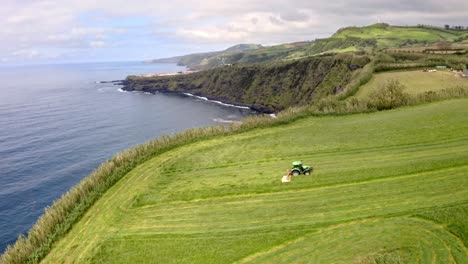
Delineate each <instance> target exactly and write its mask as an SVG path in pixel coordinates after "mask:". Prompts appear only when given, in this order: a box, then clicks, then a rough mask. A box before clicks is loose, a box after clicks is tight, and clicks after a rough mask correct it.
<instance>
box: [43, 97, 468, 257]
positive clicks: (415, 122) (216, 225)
mask: <svg viewBox="0 0 468 264" xmlns="http://www.w3.org/2000/svg"><path fill="white" fill-rule="evenodd" d="M467 103H468V100H467V99H461V100H450V101H445V102H440V103H434V104H430V105H425V106H418V107H410V108H402V109H398V110H392V111H386V112H379V113H373V114H359V115H348V116H337V117H307V118H303V119H301V120H297V121H296V122H294V123H291V124H287V125H283V126H277V127H273V128H265V129H261V128H259V129H255V130H252V131H249V132H245V133H241V134H237V135H230V136H226V137H223V138H215V139H210V140H205V141H200V142H195V143H192V144H189V145H185V146H182V147H179V148H176V149H173V150H171V151H168V152H166V153H163V154H161V155H157V156H155V157H154V158H152V159H151V160H149V161H147V162H145V163H143V164H141V165H139V166H138V167H137V168H135V169H133V170H132V171H131V172H130V173H129V174H127V175H126V176H125V177H124V178H123V179H122V180H120V181H119V182H117V183H116V184H115V185H114V186H112V187H111V188H110V189H109V190H108V191H107V192H106V193H105V194H104V195H103V197H102V198H101V199H99V200H98V201H97V202H96V203H95V204H94V205H93V206H92V207H91V209H90V210H89V211H88V212H87V213H86V214H85V215H84V217H82V219H81V220H80V221H79V222H78V223H77V224H76V225H75V226H74V227H73V228H72V230H71V231H70V232H69V233H68V234H67V235H66V236H65V237H64V238H63V239H61V240H60V241H59V242H58V243H57V244H56V245H55V246H54V248H53V250H52V251H51V252H50V254H49V255H48V256H47V257H46V259H44V263H61V262H96V263H104V262H105V263H132V262H133V263H136V262H139V263H144V262H149V261H153V262H154V261H156V262H164V263H180V262H198V263H227V262H256V263H271V262H272V261H275V262H289V263H291V262H314V261H319V262H327V263H350V262H360V263H372V261H375V260H383V261H400V262H408V261H409V262H414V261H416V262H417V261H419V262H422V263H425V262H427V261H428V260H430V261H435V262H439V263H464V262H466V261H467V260H468V251H467V248H466V245H467V244H468V241H466V235H465V233H466V226H464V224H463V222H464V221H465V219H466V217H467V215H466V211H467V210H466V208H467V205H468V203H467V201H468V200H467V198H466V197H468V188H467V187H468V177H467V175H468V134H467V132H466V131H467V129H468V125H467V124H468V107H466V105H467ZM295 159H302V160H303V161H304V163H309V164H310V165H314V166H315V168H316V171H315V172H314V174H313V175H312V176H309V177H305V176H304V177H295V178H293V182H291V184H288V185H284V184H281V183H280V181H279V180H280V178H281V175H282V174H283V172H284V170H285V169H286V168H288V167H289V165H290V162H291V161H292V160H295ZM448 208H455V209H454V210H455V211H457V212H459V213H458V214H453V213H452V211H450V209H448ZM457 208H458V209H457ZM460 212H461V213H460ZM415 216H417V217H415ZM447 219H450V220H447ZM396 263H398V262H396Z"/></svg>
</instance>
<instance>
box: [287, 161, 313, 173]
mask: <svg viewBox="0 0 468 264" xmlns="http://www.w3.org/2000/svg"><path fill="white" fill-rule="evenodd" d="M313 170H314V168H312V167H311V166H303V165H302V162H301V161H294V162H293V163H292V168H291V174H292V176H299V175H301V174H304V175H310V173H311V172H312V171H313Z"/></svg>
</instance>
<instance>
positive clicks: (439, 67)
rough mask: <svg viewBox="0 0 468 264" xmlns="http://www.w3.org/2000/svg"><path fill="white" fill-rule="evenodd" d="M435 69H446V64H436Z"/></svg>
mask: <svg viewBox="0 0 468 264" xmlns="http://www.w3.org/2000/svg"><path fill="white" fill-rule="evenodd" d="M436 68H437V69H447V66H443V65H439V66H436Z"/></svg>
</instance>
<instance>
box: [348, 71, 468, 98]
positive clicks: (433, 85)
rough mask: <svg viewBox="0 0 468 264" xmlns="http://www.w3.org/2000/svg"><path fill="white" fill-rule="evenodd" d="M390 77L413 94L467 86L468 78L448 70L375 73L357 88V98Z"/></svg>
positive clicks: (366, 95)
mask: <svg viewBox="0 0 468 264" xmlns="http://www.w3.org/2000/svg"><path fill="white" fill-rule="evenodd" d="M392 79H393V80H398V81H400V82H401V83H402V84H404V85H405V86H406V89H405V92H406V93H409V94H413V95H414V94H419V93H423V92H428V91H439V90H442V89H448V88H453V87H468V78H465V77H462V76H461V75H459V74H454V73H452V72H448V71H437V72H423V71H421V70H416V71H396V72H384V73H377V74H375V75H374V76H373V77H372V79H371V80H370V81H369V82H368V83H367V84H365V85H363V86H362V87H361V88H360V89H359V92H358V93H357V94H356V96H357V97H359V98H364V97H368V96H369V95H370V94H371V93H372V92H373V91H375V90H376V89H379V88H380V87H382V86H383V85H385V83H386V82H388V81H389V80H392Z"/></svg>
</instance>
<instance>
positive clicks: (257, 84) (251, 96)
mask: <svg viewBox="0 0 468 264" xmlns="http://www.w3.org/2000/svg"><path fill="white" fill-rule="evenodd" d="M368 62H369V58H367V57H366V56H358V55H353V54H341V55H335V56H323V57H311V58H307V59H302V60H297V61H291V62H281V63H274V64H267V65H262V64H254V65H232V66H224V67H219V68H216V69H211V70H206V71H201V72H195V73H191V74H179V75H173V76H150V77H147V76H128V77H127V78H126V80H125V81H124V82H123V84H124V87H123V90H125V91H140V92H150V93H157V92H162V93H191V94H194V95H197V96H204V97H207V98H208V99H213V100H219V101H222V102H225V103H230V104H237V105H242V106H248V107H250V108H252V109H253V110H256V111H259V112H265V113H271V112H277V111H281V110H284V109H286V108H287V107H289V106H294V105H305V104H308V103H310V102H311V101H312V100H316V99H318V98H323V97H325V96H327V95H330V94H336V93H339V92H340V91H342V90H343V89H344V87H345V86H346V85H347V84H348V83H349V82H350V81H351V79H352V76H353V72H354V71H356V70H358V69H360V68H362V67H363V66H364V65H365V64H367V63H368Z"/></svg>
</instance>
